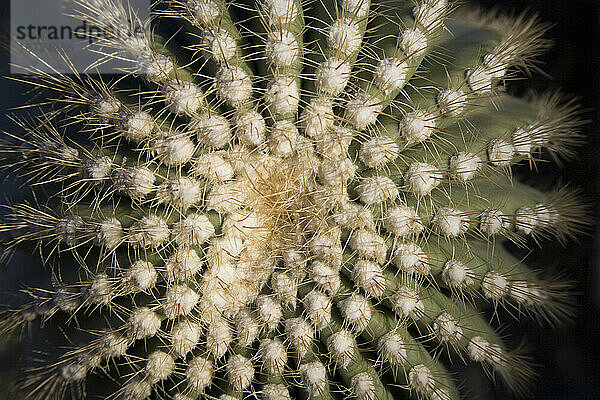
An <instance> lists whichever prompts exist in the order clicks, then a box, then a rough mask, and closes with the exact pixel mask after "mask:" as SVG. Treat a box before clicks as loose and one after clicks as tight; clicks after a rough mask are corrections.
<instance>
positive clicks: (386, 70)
mask: <svg viewBox="0 0 600 400" xmlns="http://www.w3.org/2000/svg"><path fill="white" fill-rule="evenodd" d="M408 73H409V69H408V64H407V63H406V62H405V61H402V60H400V59H399V58H397V57H388V58H384V59H383V60H380V61H379V63H378V64H377V66H376V67H375V74H374V76H373V79H374V80H375V83H376V84H377V87H378V88H379V89H380V90H382V91H383V92H384V93H386V94H388V93H391V92H393V91H395V90H398V89H401V88H402V87H403V86H404V84H405V83H406V80H407V78H408Z"/></svg>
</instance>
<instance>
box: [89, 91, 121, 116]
mask: <svg viewBox="0 0 600 400" xmlns="http://www.w3.org/2000/svg"><path fill="white" fill-rule="evenodd" d="M92 101H93V102H92V103H91V104H90V111H91V112H92V113H94V114H97V115H98V116H100V117H108V118H110V117H114V116H115V114H117V113H118V112H119V109H120V108H121V103H120V102H119V101H118V100H117V99H115V98H112V97H106V98H104V97H101V96H99V97H97V98H95V99H94V100H92Z"/></svg>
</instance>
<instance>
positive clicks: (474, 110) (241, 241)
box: [1, 0, 584, 400]
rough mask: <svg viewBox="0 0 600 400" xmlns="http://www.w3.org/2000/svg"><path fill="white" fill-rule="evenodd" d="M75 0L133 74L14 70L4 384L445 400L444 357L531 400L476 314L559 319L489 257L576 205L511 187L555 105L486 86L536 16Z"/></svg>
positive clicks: (485, 319) (529, 45)
mask: <svg viewBox="0 0 600 400" xmlns="http://www.w3.org/2000/svg"><path fill="white" fill-rule="evenodd" d="M77 3H78V4H79V9H80V10H81V15H80V17H82V18H85V19H86V20H88V21H92V22H93V23H95V24H97V25H99V26H101V27H105V28H110V29H111V32H113V35H110V36H107V37H105V38H103V39H102V40H101V41H100V42H99V43H96V45H95V47H92V48H91V50H92V51H97V52H98V54H99V56H98V59H99V62H103V61H104V60H108V59H110V58H119V59H120V60H121V61H123V62H127V63H128V65H129V66H130V67H129V69H127V70H126V74H125V75H124V76H116V75H115V76H99V75H93V74H90V75H86V74H75V73H74V74H61V73H55V74H47V73H44V72H42V71H40V70H36V69H35V68H33V67H29V68H25V71H24V72H26V73H27V74H26V75H25V76H20V77H19V78H18V79H19V80H20V81H23V82H25V83H27V84H30V85H33V86H34V87H36V88H41V89H43V91H44V93H45V95H46V96H47V99H48V100H47V101H43V104H40V106H42V107H43V108H44V110H45V111H44V112H43V113H41V114H40V113H37V114H36V116H33V117H31V118H30V119H21V120H19V121H18V122H19V126H20V129H21V131H20V132H11V133H9V134H8V135H7V139H6V140H5V141H4V142H3V143H2V145H1V146H2V151H3V153H4V156H3V161H2V163H3V165H4V167H5V168H8V169H9V170H11V171H13V172H15V173H16V174H17V175H18V176H19V177H20V179H22V180H24V181H25V182H26V183H27V184H28V185H29V187H30V188H31V189H32V191H33V192H34V193H36V195H35V197H34V200H31V201H27V202H12V203H10V205H7V206H6V209H7V210H8V211H7V212H5V217H4V221H3V224H2V231H3V232H5V233H6V234H7V235H8V236H9V237H10V239H8V240H7V242H6V245H7V249H8V250H16V249H27V248H29V249H30V250H29V251H30V252H31V249H32V248H35V249H36V251H37V252H38V253H40V255H41V257H42V258H43V260H44V267H43V272H41V273H37V272H34V271H33V269H34V268H35V266H34V265H33V264H34V263H32V265H31V267H30V268H32V272H31V273H32V274H33V273H37V274H38V275H39V276H36V279H37V281H38V284H37V285H27V286H25V287H23V286H20V284H19V283H18V284H17V285H13V288H14V290H15V292H16V291H19V292H20V293H21V297H19V300H18V301H17V300H16V301H15V302H14V304H13V305H11V306H9V307H7V308H6V309H5V311H4V313H3V316H2V321H3V324H2V330H3V331H4V332H5V333H8V332H15V331H18V332H20V333H21V336H20V337H21V338H22V340H23V347H24V348H27V349H29V350H31V354H30V356H29V357H28V358H26V359H25V361H23V371H22V372H20V373H18V376H19V378H20V379H19V382H18V387H19V390H20V392H21V393H24V394H26V395H27V396H29V397H30V398H33V399H59V398H94V396H98V397H100V398H109V399H146V398H150V397H152V398H157V399H176V400H184V399H196V398H209V399H223V400H224V399H242V398H260V399H265V400H284V399H291V398H299V399H300V398H302V399H304V398H315V399H342V398H357V399H358V400H374V399H380V400H383V399H396V398H405V397H410V398H420V399H421V398H423V399H432V400H433V399H442V400H447V399H458V398H459V397H460V395H459V390H458V389H457V386H458V384H460V382H458V383H457V382H454V380H453V378H452V377H451V375H450V373H449V372H448V370H447V367H446V366H445V365H444V364H446V365H448V364H447V363H448V362H451V361H452V360H453V362H463V361H465V362H474V363H479V364H481V366H482V368H484V369H485V370H486V371H487V372H489V373H490V374H491V375H498V376H500V377H501V378H502V380H503V381H504V382H505V383H506V384H507V385H508V386H509V387H511V388H513V389H514V390H515V391H516V392H523V391H526V389H527V384H528V381H529V380H530V378H531V376H532V375H534V373H533V370H532V367H531V366H530V364H529V363H528V361H527V357H526V356H524V355H523V354H522V353H521V352H520V351H519V350H516V349H511V348H509V346H507V345H506V344H505V343H504V341H503V338H502V337H501V335H500V334H498V333H496V331H495V329H494V328H493V325H494V324H493V323H492V324H490V321H489V318H490V317H489V316H490V312H489V310H490V309H491V310H495V308H496V307H504V308H507V309H508V310H509V312H510V313H512V314H514V315H517V316H521V315H525V314H527V315H532V316H534V317H542V319H546V320H549V321H550V322H557V321H560V320H562V319H564V318H565V317H566V316H568V313H569V308H568V304H567V303H568V302H567V300H566V297H567V296H566V295H565V290H564V289H565V284H564V283H563V282H562V281H560V280H558V279H552V278H548V277H544V276H543V275H541V274H540V273H539V272H538V271H533V270H532V269H530V268H529V267H527V265H525V264H524V263H523V260H520V259H518V258H516V257H514V256H513V255H512V254H511V253H510V252H509V251H508V250H506V248H505V247H504V246H503V243H505V242H507V241H512V242H514V243H515V244H516V245H518V246H523V247H524V246H527V245H528V244H535V243H539V242H541V241H542V240H543V239H544V238H547V237H549V236H550V237H555V238H558V239H561V240H563V239H569V238H570V237H572V236H573V235H575V234H576V233H577V232H578V231H579V230H580V228H581V225H582V224H584V222H583V218H584V210H583V208H582V206H581V205H580V202H579V201H578V199H577V195H576V193H574V192H573V191H571V190H569V189H566V188H561V189H558V190H555V191H552V192H544V191H540V190H538V189H536V188H533V187H531V186H528V185H526V184H524V183H519V182H517V181H516V180H515V179H514V177H513V176H512V175H511V166H513V165H514V164H516V163H520V164H523V165H530V166H534V165H535V162H536V161H538V160H540V159H541V156H542V155H544V154H550V155H557V156H570V155H572V152H573V145H574V144H576V143H577V142H578V140H579V135H578V132H577V130H578V127H579V125H580V120H579V119H578V114H579V109H578V106H577V104H576V103H575V102H574V101H573V100H572V99H571V98H569V97H565V96H563V95H561V94H559V93H556V92H548V93H545V94H539V95H535V94H530V95H528V96H527V97H526V98H518V97H514V96H512V95H509V94H508V93H507V90H506V85H505V82H506V81H508V80H510V79H513V78H516V77H518V76H520V74H521V75H522V73H523V72H528V71H530V70H531V68H532V67H533V66H535V57H536V56H537V55H539V54H540V53H541V52H542V51H543V50H544V49H545V48H546V47H547V46H548V42H547V41H546V40H544V39H543V34H544V32H545V30H546V26H545V25H543V24H540V23H539V21H537V19H536V18H535V17H516V18H515V17H507V16H504V15H500V14H498V13H491V14H490V13H485V12H482V11H480V10H470V9H469V8H468V6H467V5H460V6H458V5H456V4H453V3H448V2H446V0H424V1H422V2H416V0H415V1H404V0H399V1H392V0H389V1H388V0H386V1H372V2H371V3H369V1H368V0H340V1H339V3H338V2H336V0H319V1H310V2H309V1H305V2H301V1H299V0H264V1H252V0H239V1H236V2H228V1H227V2H226V1H224V0H189V1H183V0H181V1H157V2H153V17H152V20H151V21H140V20H139V19H138V18H136V17H135V15H133V14H131V13H130V12H129V10H128V9H127V8H126V7H125V6H123V4H122V3H120V2H115V1H114V0H96V1H91V0H89V1H84V0H78V1H77ZM124 3H125V2H124ZM40 62H43V60H41V59H40ZM90 71H93V69H90ZM26 267H27V266H26Z"/></svg>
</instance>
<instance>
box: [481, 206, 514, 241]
mask: <svg viewBox="0 0 600 400" xmlns="http://www.w3.org/2000/svg"><path fill="white" fill-rule="evenodd" d="M510 226H511V223H510V219H509V218H508V216H506V215H505V214H504V213H503V212H502V211H501V210H487V211H484V212H483V213H481V217H479V229H480V230H481V231H482V232H484V233H485V234H486V235H488V236H491V235H497V234H499V233H502V232H503V231H504V230H507V229H510Z"/></svg>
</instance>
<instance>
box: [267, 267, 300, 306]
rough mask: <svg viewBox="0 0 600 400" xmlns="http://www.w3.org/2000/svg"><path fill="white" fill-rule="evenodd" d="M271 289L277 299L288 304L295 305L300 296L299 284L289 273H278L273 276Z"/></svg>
mask: <svg viewBox="0 0 600 400" xmlns="http://www.w3.org/2000/svg"><path fill="white" fill-rule="evenodd" d="M271 289H273V292H274V293H275V294H276V295H277V298H278V299H279V300H280V301H282V302H284V303H287V304H291V305H295V304H296V298H297V296H298V284H297V282H296V280H295V279H293V277H292V275H291V274H289V273H287V272H282V271H276V272H274V273H273V275H271Z"/></svg>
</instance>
